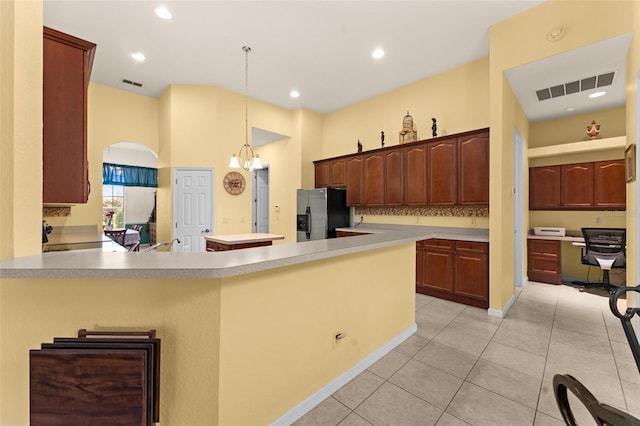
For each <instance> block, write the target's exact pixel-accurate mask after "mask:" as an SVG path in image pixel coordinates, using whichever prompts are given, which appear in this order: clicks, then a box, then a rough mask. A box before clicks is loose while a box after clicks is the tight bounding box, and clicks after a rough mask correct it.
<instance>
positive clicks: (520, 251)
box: [513, 129, 527, 287]
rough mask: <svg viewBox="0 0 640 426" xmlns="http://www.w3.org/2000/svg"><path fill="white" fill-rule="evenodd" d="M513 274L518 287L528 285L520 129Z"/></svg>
mask: <svg viewBox="0 0 640 426" xmlns="http://www.w3.org/2000/svg"><path fill="white" fill-rule="evenodd" d="M513 164H514V168H513V174H514V176H513V181H514V191H513V192H514V194H513V227H514V233H513V249H514V256H513V276H514V284H515V286H516V287H524V286H526V284H527V283H526V279H525V275H524V267H523V265H524V256H525V241H526V239H525V231H524V222H525V221H524V165H525V157H524V139H523V138H522V135H520V132H518V129H513Z"/></svg>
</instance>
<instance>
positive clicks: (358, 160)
mask: <svg viewBox="0 0 640 426" xmlns="http://www.w3.org/2000/svg"><path fill="white" fill-rule="evenodd" d="M345 169H346V173H347V205H348V206H360V205H362V192H363V191H362V172H363V168H362V155H357V156H354V157H350V158H347V159H346V161H345Z"/></svg>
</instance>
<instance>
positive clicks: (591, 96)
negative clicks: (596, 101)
mask: <svg viewBox="0 0 640 426" xmlns="http://www.w3.org/2000/svg"><path fill="white" fill-rule="evenodd" d="M606 93H607V92H595V93H592V94H590V95H589V97H590V98H592V99H593V98H599V97H600V96H604V95H605V94H606Z"/></svg>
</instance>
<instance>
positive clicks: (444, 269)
mask: <svg viewBox="0 0 640 426" xmlns="http://www.w3.org/2000/svg"><path fill="white" fill-rule="evenodd" d="M488 253H489V243H486V242H479V241H453V240H443V239H437V238H432V239H428V240H422V241H418V242H416V291H417V292H418V293H423V294H427V295H430V296H435V297H440V298H443V299H447V300H452V301H455V302H459V303H465V304H467V305H471V306H477V307H480V308H487V307H489V260H488Z"/></svg>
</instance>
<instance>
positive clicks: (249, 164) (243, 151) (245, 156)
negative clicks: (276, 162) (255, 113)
mask: <svg viewBox="0 0 640 426" xmlns="http://www.w3.org/2000/svg"><path fill="white" fill-rule="evenodd" d="M242 50H243V51H244V54H245V81H244V130H245V139H244V145H243V146H242V148H240V152H239V153H238V154H237V155H236V154H233V156H232V157H231V161H229V167H230V168H232V169H242V170H244V171H245V172H248V171H251V170H255V169H261V168H262V162H261V161H260V157H259V156H258V154H255V153H254V152H253V148H251V145H249V106H248V105H249V52H251V48H250V47H249V46H242Z"/></svg>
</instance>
